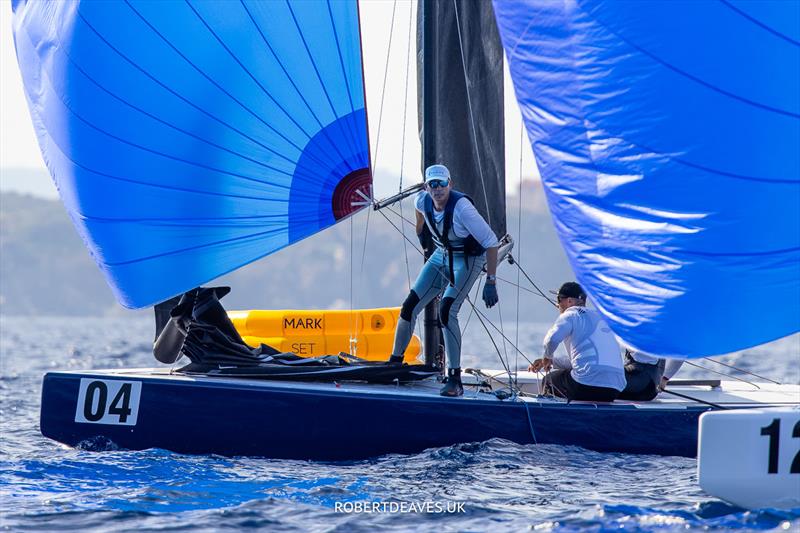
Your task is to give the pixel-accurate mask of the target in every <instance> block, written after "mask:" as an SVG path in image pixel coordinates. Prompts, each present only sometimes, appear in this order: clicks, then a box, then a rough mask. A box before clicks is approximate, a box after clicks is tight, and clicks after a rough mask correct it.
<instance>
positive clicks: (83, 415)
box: [75, 378, 142, 426]
mask: <svg viewBox="0 0 800 533" xmlns="http://www.w3.org/2000/svg"><path fill="white" fill-rule="evenodd" d="M141 394H142V382H141V381H121V380H111V379H108V380H107V379H92V378H83V379H81V386H80V389H79V391H78V402H77V405H76V406H75V422H81V423H84V424H111V425H115V426H120V425H121V426H135V425H136V419H137V417H138V415H139V398H140V397H141Z"/></svg>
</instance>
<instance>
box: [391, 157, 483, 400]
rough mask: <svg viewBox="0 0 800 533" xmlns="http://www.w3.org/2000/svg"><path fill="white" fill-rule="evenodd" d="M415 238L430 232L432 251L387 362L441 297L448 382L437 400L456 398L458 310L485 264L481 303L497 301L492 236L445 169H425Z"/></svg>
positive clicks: (398, 359)
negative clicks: (449, 397) (434, 247)
mask: <svg viewBox="0 0 800 533" xmlns="http://www.w3.org/2000/svg"><path fill="white" fill-rule="evenodd" d="M415 207H416V215H417V236H418V237H419V239H420V243H421V244H422V247H423V248H425V240H426V237H425V230H426V226H427V230H428V231H430V235H431V237H432V238H433V242H434V243H435V244H436V251H435V252H433V254H432V255H431V256H430V258H429V259H428V261H427V262H426V263H425V265H424V266H423V267H422V270H421V271H420V273H419V275H418V276H417V280H416V282H414V287H413V288H412V289H411V292H410V293H409V295H408V298H406V301H405V302H403V307H402V309H401V310H400V318H399V319H398V321H397V329H396V330H395V335H394V347H393V348H392V356H391V358H390V359H389V362H391V363H402V362H403V355H404V353H405V351H406V348H407V347H408V343H409V341H410V340H411V335H412V334H413V333H414V323H415V322H416V319H417V315H419V312H420V311H421V310H422V309H424V308H425V306H426V305H428V303H430V302H431V300H433V299H434V298H436V297H437V296H439V295H440V294H442V293H444V294H443V298H442V301H441V304H440V306H439V319H440V320H441V324H442V331H443V333H444V348H445V353H446V354H447V368H448V370H447V383H446V384H445V386H444V388H442V390H441V393H440V394H441V395H442V396H461V395H462V394H463V393H464V388H463V387H462V385H461V329H460V327H459V325H458V311H459V309H461V304H462V303H463V301H464V299H465V298H466V297H467V294H468V293H469V290H470V289H471V288H472V285H473V284H474V283H475V280H477V279H478V276H480V273H481V270H482V269H483V266H484V265H486V272H487V275H486V285H485V286H484V287H483V301H484V303H485V304H486V307H492V306H493V305H495V304H496V303H497V301H498V297H497V288H496V286H495V281H496V278H495V272H496V270H497V246H498V241H497V236H496V235H495V234H494V232H493V231H492V228H491V227H489V224H487V223H486V221H485V220H484V219H483V217H482V216H481V215H480V213H478V210H477V209H475V206H474V205H473V204H472V199H471V198H470V197H469V196H467V195H465V194H463V193H460V192H458V191H455V190H452V181H451V179H450V171H449V170H448V169H447V167H446V166H444V165H431V166H429V167H428V168H426V169H425V190H423V191H420V193H419V194H418V195H417V198H416V203H415Z"/></svg>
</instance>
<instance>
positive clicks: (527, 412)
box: [522, 402, 539, 444]
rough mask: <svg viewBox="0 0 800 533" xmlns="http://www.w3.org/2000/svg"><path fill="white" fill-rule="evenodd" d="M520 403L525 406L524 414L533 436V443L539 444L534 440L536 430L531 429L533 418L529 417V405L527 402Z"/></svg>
mask: <svg viewBox="0 0 800 533" xmlns="http://www.w3.org/2000/svg"><path fill="white" fill-rule="evenodd" d="M522 404H523V405H524V406H525V414H526V415H528V427H530V428H531V437H533V443H534V444H539V443H538V442H537V441H536V432H535V431H534V430H533V420H532V419H531V412H530V408H531V406H530V405H528V402H522Z"/></svg>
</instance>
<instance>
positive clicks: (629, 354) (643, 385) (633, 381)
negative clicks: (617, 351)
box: [619, 349, 666, 402]
mask: <svg viewBox="0 0 800 533" xmlns="http://www.w3.org/2000/svg"><path fill="white" fill-rule="evenodd" d="M624 357H625V382H626V385H625V389H624V390H623V391H622V392H621V393H620V395H619V399H620V400H633V401H648V402H649V401H650V400H652V399H653V398H655V397H656V396H658V393H659V390H660V387H659V385H660V384H661V377H662V376H663V375H664V366H665V364H666V359H661V358H658V357H654V356H652V355H647V354H644V353H640V352H636V351H634V350H631V349H626V350H625V356H624Z"/></svg>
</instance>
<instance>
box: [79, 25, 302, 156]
mask: <svg viewBox="0 0 800 533" xmlns="http://www.w3.org/2000/svg"><path fill="white" fill-rule="evenodd" d="M78 15H79V16H80V18H81V21H82V22H84V23H85V24H86V26H87V27H89V28H90V29H91V30H92V31H93V32H94V33H95V35H97V37H98V38H99V39H100V40H102V41H103V42H104V43H105V44H106V45H107V46H108V47H109V48H110V49H111V50H113V51H114V52H116V54H117V55H119V57H120V58H122V59H124V60H125V61H126V62H127V63H128V64H130V65H131V66H132V67H133V68H135V69H137V70H138V71H139V72H141V73H142V74H144V75H145V76H147V77H148V78H149V79H150V80H151V81H152V82H154V83H155V84H157V85H158V86H160V87H162V88H163V89H164V90H166V91H169V92H170V93H171V94H173V95H174V96H175V97H177V98H179V99H180V100H182V101H183V102H185V103H186V104H188V105H189V106H191V107H192V108H194V109H196V110H197V111H199V112H201V113H203V114H205V115H206V116H208V117H209V118H211V119H212V120H214V121H216V122H218V123H219V124H220V125H223V126H226V127H227V128H230V129H231V130H232V131H235V132H236V133H238V134H239V135H241V136H242V137H244V138H246V139H247V140H249V141H251V142H253V143H255V144H257V145H258V146H260V147H261V148H263V149H265V150H268V151H269V152H271V153H273V154H275V155H276V156H278V157H281V158H283V159H285V160H286V161H292V158H291V157H290V156H287V155H284V154H282V153H279V152H278V151H277V150H275V149H274V148H272V147H270V146H268V145H266V144H264V143H262V142H260V141H258V140H257V139H255V138H254V137H252V136H250V135H248V134H247V133H245V132H244V131H242V130H240V129H238V128H236V127H235V126H233V125H231V124H229V123H227V122H225V121H223V120H221V119H220V118H219V117H216V116H214V115H212V114H211V113H209V112H208V111H207V110H205V109H203V108H201V107H200V106H198V105H196V104H194V103H193V102H191V101H190V100H189V99H188V98H186V97H184V96H183V95H181V94H180V93H178V92H177V91H175V90H173V89H171V88H170V87H168V86H167V85H166V84H164V83H163V82H161V81H160V80H158V79H157V78H156V77H155V76H153V75H152V74H150V73H149V72H147V71H146V70H144V69H143V68H142V67H140V66H139V65H137V64H136V63H135V62H133V61H132V60H131V59H130V58H128V57H127V56H126V55H125V54H123V53H122V52H121V51H120V50H119V49H117V48H116V47H114V46H113V45H112V44H111V43H110V42H108V40H106V39H105V37H103V36H102V35H101V34H100V32H98V31H97V30H96V29H95V28H94V26H92V25H91V23H89V21H87V20H86V19H85V18H83V17H82V16H81V15H80V13H79V14H78ZM70 61H72V59H71V58H70ZM72 63H73V65H76V67H77V64H76V63H75V62H74V61H72ZM81 72H83V70H82V71H81ZM299 151H300V150H299V149H298V152H299Z"/></svg>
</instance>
